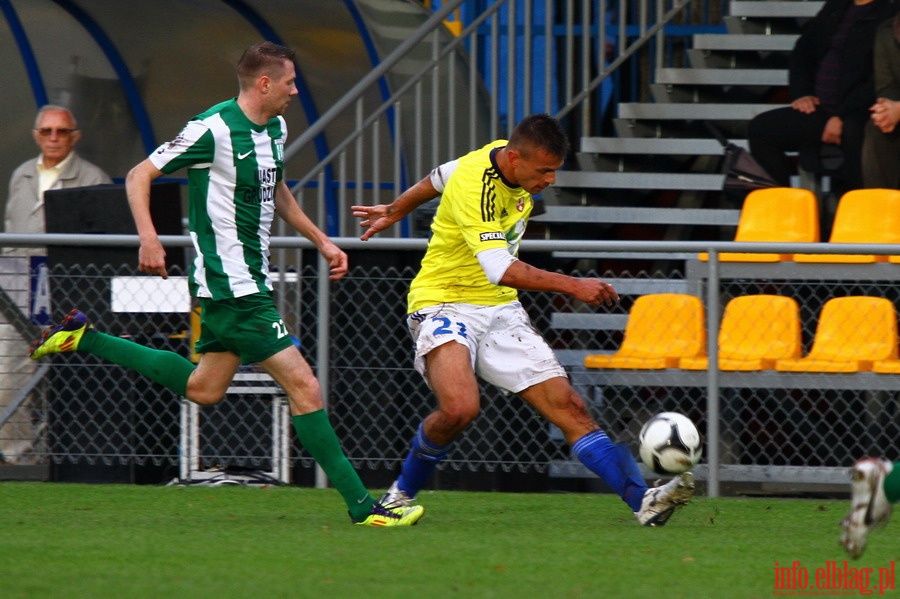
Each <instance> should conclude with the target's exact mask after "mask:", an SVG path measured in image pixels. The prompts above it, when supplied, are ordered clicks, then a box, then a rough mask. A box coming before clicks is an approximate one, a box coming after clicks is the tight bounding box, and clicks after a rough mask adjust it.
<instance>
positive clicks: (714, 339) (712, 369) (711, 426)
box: [706, 249, 720, 497]
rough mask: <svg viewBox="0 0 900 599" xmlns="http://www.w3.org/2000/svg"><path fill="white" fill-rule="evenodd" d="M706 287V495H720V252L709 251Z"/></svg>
mask: <svg viewBox="0 0 900 599" xmlns="http://www.w3.org/2000/svg"><path fill="white" fill-rule="evenodd" d="M706 284H707V288H706V309H707V318H706V320H707V326H706V330H707V331H709V333H708V334H707V339H706V343H707V355H708V356H709V367H708V368H707V374H708V380H707V385H706V445H707V456H706V463H707V466H708V468H709V473H708V475H707V480H706V485H707V486H706V494H707V496H709V497H718V496H719V443H720V440H719V436H720V435H719V407H720V406H719V339H718V331H719V253H718V252H717V251H716V250H714V249H711V250H710V251H709V280H708V281H707V283H706Z"/></svg>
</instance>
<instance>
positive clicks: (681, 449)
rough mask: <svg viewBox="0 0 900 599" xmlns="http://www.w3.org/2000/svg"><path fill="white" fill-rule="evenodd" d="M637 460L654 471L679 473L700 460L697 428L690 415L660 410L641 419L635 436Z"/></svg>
mask: <svg viewBox="0 0 900 599" xmlns="http://www.w3.org/2000/svg"><path fill="white" fill-rule="evenodd" d="M638 439H639V441H640V454H641V460H642V461H643V462H644V464H646V465H647V467H648V468H650V469H651V470H653V471H654V472H656V473H657V474H681V473H682V472H687V471H688V470H690V469H691V468H693V467H694V465H695V464H696V463H697V462H699V461H700V455H701V454H702V452H703V447H702V443H701V440H700V432H699V431H698V430H697V427H696V426H694V423H693V422H691V419H690V418H688V417H687V416H685V415H683V414H679V413H677V412H662V413H660V414H657V415H656V416H654V417H653V418H651V419H650V420H648V421H647V422H645V423H644V426H643V427H641V433H640V435H639V436H638Z"/></svg>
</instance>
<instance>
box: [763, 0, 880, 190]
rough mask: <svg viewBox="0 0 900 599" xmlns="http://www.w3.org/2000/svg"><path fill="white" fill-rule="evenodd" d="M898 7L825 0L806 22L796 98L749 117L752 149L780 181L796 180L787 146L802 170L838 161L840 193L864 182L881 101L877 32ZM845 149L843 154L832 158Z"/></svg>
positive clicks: (798, 47) (793, 83)
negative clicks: (867, 139) (869, 133)
mask: <svg viewBox="0 0 900 599" xmlns="http://www.w3.org/2000/svg"><path fill="white" fill-rule="evenodd" d="M896 12H897V3H896V0H827V2H826V3H825V5H824V6H823V7H822V9H821V10H820V11H819V13H818V14H817V15H816V16H815V17H813V18H812V19H811V20H810V21H809V22H808V23H807V24H806V25H805V26H804V28H803V30H802V32H801V33H800V37H799V38H798V39H797V43H796V44H795V46H794V49H793V51H792V52H791V56H790V72H789V81H788V83H789V88H790V97H791V99H792V101H791V105H790V106H788V107H784V108H777V109H775V110H770V111H767V112H764V113H762V114H759V115H757V116H756V117H754V118H753V120H751V121H750V125H749V130H748V138H749V142H750V151H751V153H752V154H753V157H754V158H756V160H757V161H758V162H759V163H760V165H761V166H762V167H763V168H764V169H765V170H766V171H767V172H768V173H769V174H770V175H771V176H772V178H773V179H775V181H777V182H778V184H779V185H783V186H788V185H790V176H791V166H790V161H789V159H788V157H787V156H786V155H785V153H786V152H790V151H796V152H798V154H799V160H800V166H801V168H803V169H804V170H807V171H812V172H821V170H822V168H821V166H822V162H823V160H822V157H824V156H825V155H829V156H830V160H829V161H832V162H836V163H838V164H832V169H834V170H832V171H831V188H832V191H833V192H834V195H835V196H836V197H839V196H840V195H841V194H843V193H844V192H845V191H849V190H851V189H858V188H860V187H862V184H863V181H862V166H861V154H862V145H863V131H864V128H865V125H866V122H867V121H868V119H869V107H870V106H871V105H872V103H873V102H874V101H875V89H874V83H873V74H872V71H873V67H872V63H873V58H872V55H873V39H874V37H875V30H876V29H877V28H878V25H879V24H880V23H882V22H883V21H885V20H886V19H888V18H890V17H892V16H893V15H894V14H895V13H896ZM837 150H840V154H842V159H840V158H839V159H838V160H834V157H833V154H834V153H835V151H837Z"/></svg>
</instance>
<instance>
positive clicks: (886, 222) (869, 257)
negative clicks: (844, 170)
mask: <svg viewBox="0 0 900 599" xmlns="http://www.w3.org/2000/svg"><path fill="white" fill-rule="evenodd" d="M828 242H829V243H900V190H896V189H854V190H853V191H848V192H847V193H845V194H844V195H843V196H841V199H840V201H839V202H838V207H837V212H836V213H835V215H834V225H833V226H832V229H831V236H830V237H829V239H828ZM888 260H891V261H892V262H896V261H898V260H900V256H891V257H890V258H889V257H888V256H878V255H875V254H846V255H841V254H794V261H795V262H840V263H870V262H887V261H888Z"/></svg>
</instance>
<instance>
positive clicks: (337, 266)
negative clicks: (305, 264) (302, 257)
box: [319, 240, 349, 281]
mask: <svg viewBox="0 0 900 599" xmlns="http://www.w3.org/2000/svg"><path fill="white" fill-rule="evenodd" d="M319 253H321V254H322V256H323V257H324V258H325V261H326V262H328V266H329V268H330V270H329V272H330V274H329V275H328V278H329V279H331V280H332V281H335V280H337V279H341V278H343V277H344V275H346V274H347V270H348V268H349V263H348V260H347V254H346V253H345V252H344V250H342V249H341V248H339V247H338V246H336V245H334V243H332V242H331V241H330V240H329V241H328V242H327V243H325V244H324V245H323V246H322V247H321V248H319Z"/></svg>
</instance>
